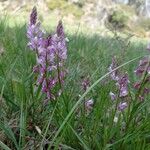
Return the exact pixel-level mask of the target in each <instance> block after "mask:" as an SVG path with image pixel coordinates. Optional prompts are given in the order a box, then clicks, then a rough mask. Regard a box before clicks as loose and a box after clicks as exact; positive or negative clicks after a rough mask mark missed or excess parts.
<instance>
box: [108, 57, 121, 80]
mask: <svg viewBox="0 0 150 150" xmlns="http://www.w3.org/2000/svg"><path fill="white" fill-rule="evenodd" d="M116 67H117V63H116V57H113V58H112V64H111V65H110V67H109V68H108V71H109V72H112V71H113V70H114V69H115V68H116ZM110 77H111V79H112V80H115V81H117V80H118V79H119V77H118V71H117V70H115V71H113V72H112V73H111V74H110Z"/></svg>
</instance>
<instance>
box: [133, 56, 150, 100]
mask: <svg viewBox="0 0 150 150" xmlns="http://www.w3.org/2000/svg"><path fill="white" fill-rule="evenodd" d="M134 72H135V74H136V75H137V76H143V75H144V78H143V79H142V81H137V82H136V83H135V84H134V88H135V89H136V90H140V91H139V99H140V100H141V101H143V100H144V97H145V95H148V94H149V93H150V88H149V87H148V83H149V81H150V80H149V79H150V64H149V58H148V57H144V58H143V59H142V60H140V62H139V65H138V67H137V69H136V70H135V71H134Z"/></svg>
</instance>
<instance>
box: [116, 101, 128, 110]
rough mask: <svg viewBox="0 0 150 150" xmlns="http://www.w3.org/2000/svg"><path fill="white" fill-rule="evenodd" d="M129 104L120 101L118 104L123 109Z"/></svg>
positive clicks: (119, 108)
mask: <svg viewBox="0 0 150 150" xmlns="http://www.w3.org/2000/svg"><path fill="white" fill-rule="evenodd" d="M127 106H128V105H127V102H120V103H119V105H118V110H119V111H123V110H124V109H125V108H126V107H127Z"/></svg>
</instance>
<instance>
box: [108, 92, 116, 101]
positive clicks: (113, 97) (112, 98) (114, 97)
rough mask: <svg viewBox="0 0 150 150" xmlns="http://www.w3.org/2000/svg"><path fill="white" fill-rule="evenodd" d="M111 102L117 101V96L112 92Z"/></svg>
mask: <svg viewBox="0 0 150 150" xmlns="http://www.w3.org/2000/svg"><path fill="white" fill-rule="evenodd" d="M109 95H110V97H111V100H115V99H116V95H115V94H114V93H112V92H110V93H109Z"/></svg>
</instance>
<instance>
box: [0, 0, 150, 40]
mask: <svg viewBox="0 0 150 150" xmlns="http://www.w3.org/2000/svg"><path fill="white" fill-rule="evenodd" d="M34 5H36V6H37V8H38V13H39V19H40V20H41V21H42V22H43V24H44V25H46V26H47V25H50V26H52V27H53V26H55V25H56V24H57V22H58V20H59V19H62V20H63V22H64V24H65V26H67V30H70V32H75V31H76V30H78V29H82V30H85V31H87V29H88V31H90V32H101V34H102V35H103V34H104V35H105V34H107V33H108V30H116V31H121V32H126V33H129V34H132V35H134V36H137V37H142V38H147V37H149V36H150V0H0V16H1V18H7V20H9V25H10V26H13V25H16V24H17V25H20V24H23V23H25V22H27V21H28V18H29V14H30V11H31V9H32V7H33V6H34Z"/></svg>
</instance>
